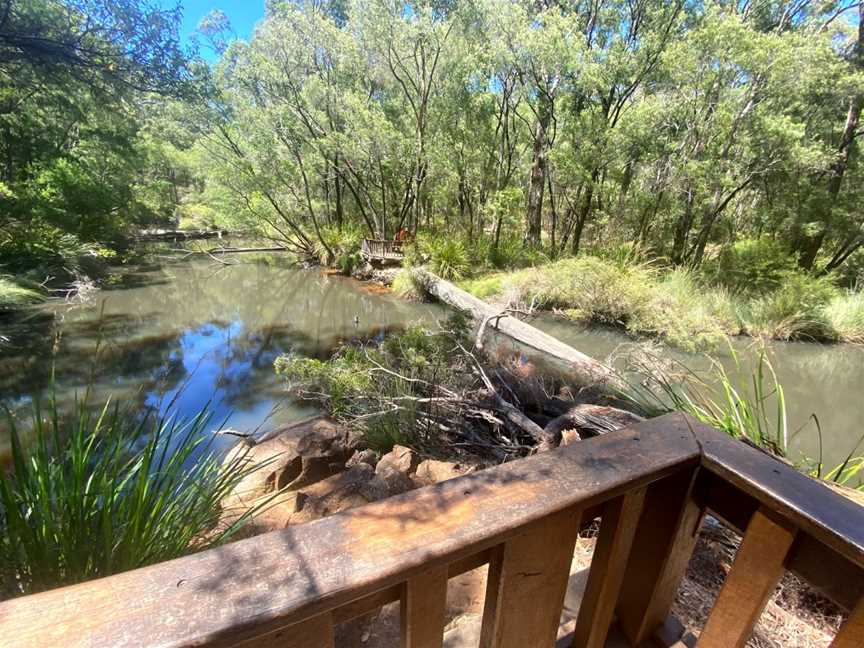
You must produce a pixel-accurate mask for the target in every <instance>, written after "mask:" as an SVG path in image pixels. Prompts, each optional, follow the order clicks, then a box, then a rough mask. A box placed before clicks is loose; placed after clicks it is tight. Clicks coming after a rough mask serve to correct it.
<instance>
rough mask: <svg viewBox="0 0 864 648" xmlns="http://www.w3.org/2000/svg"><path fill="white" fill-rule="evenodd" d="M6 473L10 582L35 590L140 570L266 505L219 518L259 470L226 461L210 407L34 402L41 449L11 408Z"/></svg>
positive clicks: (227, 529)
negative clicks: (173, 409) (227, 500)
mask: <svg viewBox="0 0 864 648" xmlns="http://www.w3.org/2000/svg"><path fill="white" fill-rule="evenodd" d="M8 419H9V427H10V434H11V443H12V466H11V469H10V470H9V472H8V473H7V472H6V471H2V472H0V579H2V586H3V588H4V589H5V590H6V592H7V593H18V594H20V593H31V592H36V591H40V590H44V589H48V588H51V587H56V586H58V585H63V584H70V583H76V582H79V581H83V580H87V579H90V578H99V577H102V576H107V575H109V574H114V573H117V572H122V571H126V570H129V569H135V568H137V567H142V566H144V565H149V564H153V563H157V562H161V561H164V560H168V559H170V558H175V557H177V556H181V555H184V554H187V553H190V552H193V551H197V550H200V549H206V548H208V547H212V546H214V545H217V544H220V543H222V542H225V541H226V540H228V539H229V538H230V537H231V536H232V535H233V534H234V533H235V532H236V531H237V530H238V529H239V528H240V527H241V526H242V525H243V524H244V523H245V522H246V521H247V520H248V519H249V517H250V516H251V515H253V514H254V513H255V512H256V511H255V510H250V511H249V512H247V513H244V514H243V515H242V516H240V517H239V518H238V519H237V520H236V521H235V522H233V523H231V524H230V525H227V526H221V527H220V525H219V519H220V514H221V506H220V503H221V501H222V500H223V498H224V497H225V496H226V495H227V494H228V493H230V492H231V491H232V490H233V489H234V488H235V486H236V485H237V484H238V483H239V482H240V480H241V479H243V478H244V477H245V476H246V475H248V474H249V473H250V472H251V471H253V470H256V469H257V468H258V467H259V466H256V465H250V464H249V462H248V461H247V457H246V453H245V452H239V453H232V454H231V455H230V459H226V460H225V462H224V463H223V461H222V458H221V456H220V454H219V453H217V452H216V449H215V447H214V445H213V444H214V439H215V435H214V434H213V433H209V432H208V431H207V430H208V427H209V425H210V422H211V420H210V419H211V417H210V415H209V414H208V413H207V412H206V411H202V412H201V413H199V414H198V415H197V416H196V417H195V418H194V419H192V420H190V421H178V420H175V419H173V418H172V417H170V416H166V417H163V418H160V419H154V418H152V417H150V416H138V415H137V414H136V413H135V412H133V411H132V410H131V409H123V408H120V407H119V406H111V405H109V404H107V403H106V404H105V406H104V407H103V408H102V409H101V410H93V409H92V408H90V407H89V406H88V404H87V403H86V400H85V401H82V402H78V403H76V405H75V407H74V411H73V412H72V414H71V416H69V417H68V418H62V417H61V416H60V414H59V413H58V411H57V408H56V406H55V405H54V403H53V401H52V403H51V406H50V408H49V411H48V412H47V413H45V412H43V411H42V410H41V409H40V408H39V406H38V404H37V405H35V406H34V410H33V429H32V433H31V434H30V437H29V438H31V439H32V442H33V446H32V449H29V450H28V449H25V448H24V447H23V446H22V443H21V439H20V435H19V433H18V431H17V429H16V426H15V424H14V421H13V420H12V417H11V415H10V416H8Z"/></svg>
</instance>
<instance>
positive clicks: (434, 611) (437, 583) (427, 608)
mask: <svg viewBox="0 0 864 648" xmlns="http://www.w3.org/2000/svg"><path fill="white" fill-rule="evenodd" d="M446 603H447V566H446V565H445V566H444V567H439V568H437V569H433V570H432V571H428V572H426V573H423V574H420V575H419V576H415V577H414V578H411V579H409V580H408V582H406V583H405V588H404V590H403V592H402V602H401V608H400V612H401V626H400V630H401V634H402V648H441V644H442V643H443V641H444V608H445V606H446Z"/></svg>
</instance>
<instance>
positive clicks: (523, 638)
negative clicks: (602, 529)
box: [480, 511, 579, 648]
mask: <svg viewBox="0 0 864 648" xmlns="http://www.w3.org/2000/svg"><path fill="white" fill-rule="evenodd" d="M578 531H579V516H578V514H576V513H574V512H570V511H565V512H563V513H558V514H556V515H552V516H550V517H548V518H546V519H544V520H541V521H540V522H538V523H535V524H534V525H532V526H531V527H529V528H527V529H526V530H525V531H524V532H523V533H520V534H519V535H518V536H516V537H514V538H511V539H510V540H508V541H507V542H506V543H505V544H504V545H503V546H502V547H501V549H500V550H499V552H498V554H497V555H496V556H495V557H494V558H493V560H492V562H491V563H490V566H489V576H488V580H487V586H486V604H485V607H484V610H483V627H482V631H481V635H480V646H481V648H524V647H525V646H536V647H537V648H551V646H553V645H554V644H555V639H556V637H557V634H558V622H559V620H560V618H561V608H562V607H563V605H564V594H565V593H566V591H567V582H568V580H569V577H570V563H571V562H572V560H573V551H574V548H575V545H576V536H577V534H578Z"/></svg>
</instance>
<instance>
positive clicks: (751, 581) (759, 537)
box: [699, 509, 795, 648]
mask: <svg viewBox="0 0 864 648" xmlns="http://www.w3.org/2000/svg"><path fill="white" fill-rule="evenodd" d="M769 515H770V514H769V513H768V512H767V511H765V510H764V509H760V510H758V511H756V512H755V513H754V514H753V517H752V518H751V519H750V524H748V525H747V532H746V533H745V534H744V539H743V540H742V542H741V546H740V548H739V549H738V554H737V555H736V556H735V562H734V563H733V564H732V571H730V572H729V575H728V576H727V577H726V582H725V583H724V584H723V589H721V590H720V595H719V596H718V597H717V602H716V603H715V604H714V608H713V609H712V610H711V614H710V615H709V616H708V621H707V622H706V623H705V628H704V629H703V630H702V633H701V635H700V636H699V648H732V647H733V646H744V644H745V643H746V642H747V639H748V638H749V637H750V634H751V633H752V632H753V626H754V625H756V622H757V621H758V620H759V617H760V616H761V614H762V609H763V608H764V607H765V603H766V602H767V601H768V597H769V596H771V592H773V591H774V587H775V586H776V585H777V582H778V581H779V580H780V577H781V576H783V572H784V567H783V565H784V563H785V561H786V556H787V555H788V553H789V548H790V547H791V546H792V542H793V541H794V540H795V529H793V528H791V527H788V526H787V525H786V524H784V523H782V522H777V521H775V520H774V519H772V518H771V517H769Z"/></svg>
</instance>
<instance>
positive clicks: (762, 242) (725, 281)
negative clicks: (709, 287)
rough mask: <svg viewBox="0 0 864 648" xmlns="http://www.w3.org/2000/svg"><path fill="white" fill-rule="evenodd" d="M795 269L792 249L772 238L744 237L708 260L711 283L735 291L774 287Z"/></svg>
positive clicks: (707, 268)
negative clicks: (714, 257) (790, 252)
mask: <svg viewBox="0 0 864 648" xmlns="http://www.w3.org/2000/svg"><path fill="white" fill-rule="evenodd" d="M794 269H795V260H794V258H793V256H792V255H791V254H789V251H788V250H787V249H786V248H785V247H784V246H783V245H782V244H780V243H778V242H777V241H775V240H773V239H767V238H760V239H745V240H741V241H737V242H735V243H734V244H732V245H731V246H729V247H727V248H725V249H724V250H723V251H722V252H721V253H720V255H719V257H718V258H717V259H716V260H713V261H709V262H707V263H706V264H705V273H706V275H707V276H708V277H709V278H710V280H711V282H712V283H716V284H718V285H720V286H724V287H726V288H728V289H729V290H732V291H733V292H743V293H750V294H762V293H764V292H767V291H770V290H774V289H776V288H778V287H779V286H780V285H781V283H783V280H784V278H785V277H786V276H787V275H788V274H789V273H790V272H792V271H794Z"/></svg>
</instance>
